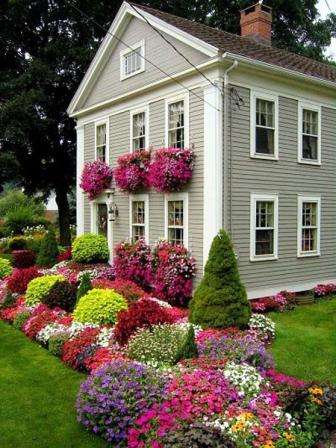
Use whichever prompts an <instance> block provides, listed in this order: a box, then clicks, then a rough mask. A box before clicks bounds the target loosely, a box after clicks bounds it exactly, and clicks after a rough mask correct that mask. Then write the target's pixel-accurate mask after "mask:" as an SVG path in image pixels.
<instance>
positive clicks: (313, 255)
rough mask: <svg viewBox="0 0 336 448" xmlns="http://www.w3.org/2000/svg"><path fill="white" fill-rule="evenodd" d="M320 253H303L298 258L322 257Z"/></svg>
mask: <svg viewBox="0 0 336 448" xmlns="http://www.w3.org/2000/svg"><path fill="white" fill-rule="evenodd" d="M320 256H321V253H320V252H307V253H301V254H298V256H297V258H310V257H320Z"/></svg>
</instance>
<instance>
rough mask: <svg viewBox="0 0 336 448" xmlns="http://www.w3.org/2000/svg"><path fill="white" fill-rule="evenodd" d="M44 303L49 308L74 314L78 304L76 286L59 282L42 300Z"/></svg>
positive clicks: (66, 282)
mask: <svg viewBox="0 0 336 448" xmlns="http://www.w3.org/2000/svg"><path fill="white" fill-rule="evenodd" d="M41 302H42V303H44V304H45V305H47V306H48V307H49V308H56V307H59V308H61V309H62V310H65V311H68V312H72V311H73V309H74V307H75V303H76V286H73V285H71V284H70V282H68V281H67V280H58V281H57V282H56V283H54V284H53V286H52V287H51V288H50V290H49V291H48V293H47V294H46V295H45V296H44V297H43V298H42V300H41Z"/></svg>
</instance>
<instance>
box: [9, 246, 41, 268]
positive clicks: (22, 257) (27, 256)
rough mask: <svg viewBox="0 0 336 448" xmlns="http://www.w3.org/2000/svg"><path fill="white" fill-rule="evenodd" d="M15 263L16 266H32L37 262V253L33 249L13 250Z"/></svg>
mask: <svg viewBox="0 0 336 448" xmlns="http://www.w3.org/2000/svg"><path fill="white" fill-rule="evenodd" d="M12 255H13V265H14V267H16V268H20V269H22V268H30V267H31V266H33V265H34V264H35V261H36V255H35V253H34V252H33V251H31V250H28V249H24V250H13V252H12Z"/></svg>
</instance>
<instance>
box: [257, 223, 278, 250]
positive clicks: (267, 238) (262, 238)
mask: <svg viewBox="0 0 336 448" xmlns="http://www.w3.org/2000/svg"><path fill="white" fill-rule="evenodd" d="M273 235H274V230H273V229H270V230H257V231H256V247H255V252H256V255H273V253H274V250H273Z"/></svg>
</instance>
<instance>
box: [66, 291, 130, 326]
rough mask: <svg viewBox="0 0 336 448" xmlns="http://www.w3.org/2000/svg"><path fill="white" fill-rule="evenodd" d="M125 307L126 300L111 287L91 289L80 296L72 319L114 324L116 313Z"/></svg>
mask: <svg viewBox="0 0 336 448" xmlns="http://www.w3.org/2000/svg"><path fill="white" fill-rule="evenodd" d="M125 309H127V302H126V299H124V297H122V296H121V295H120V294H118V293H117V292H115V291H113V290H112V289H92V290H91V291H89V292H88V293H87V294H86V295H85V296H83V297H81V298H80V300H79V302H78V304H77V306H76V308H75V311H74V319H75V320H76V321H78V322H82V323H86V322H88V323H94V324H99V325H103V324H114V323H115V321H116V319H117V314H118V313H119V311H121V310H125Z"/></svg>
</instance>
